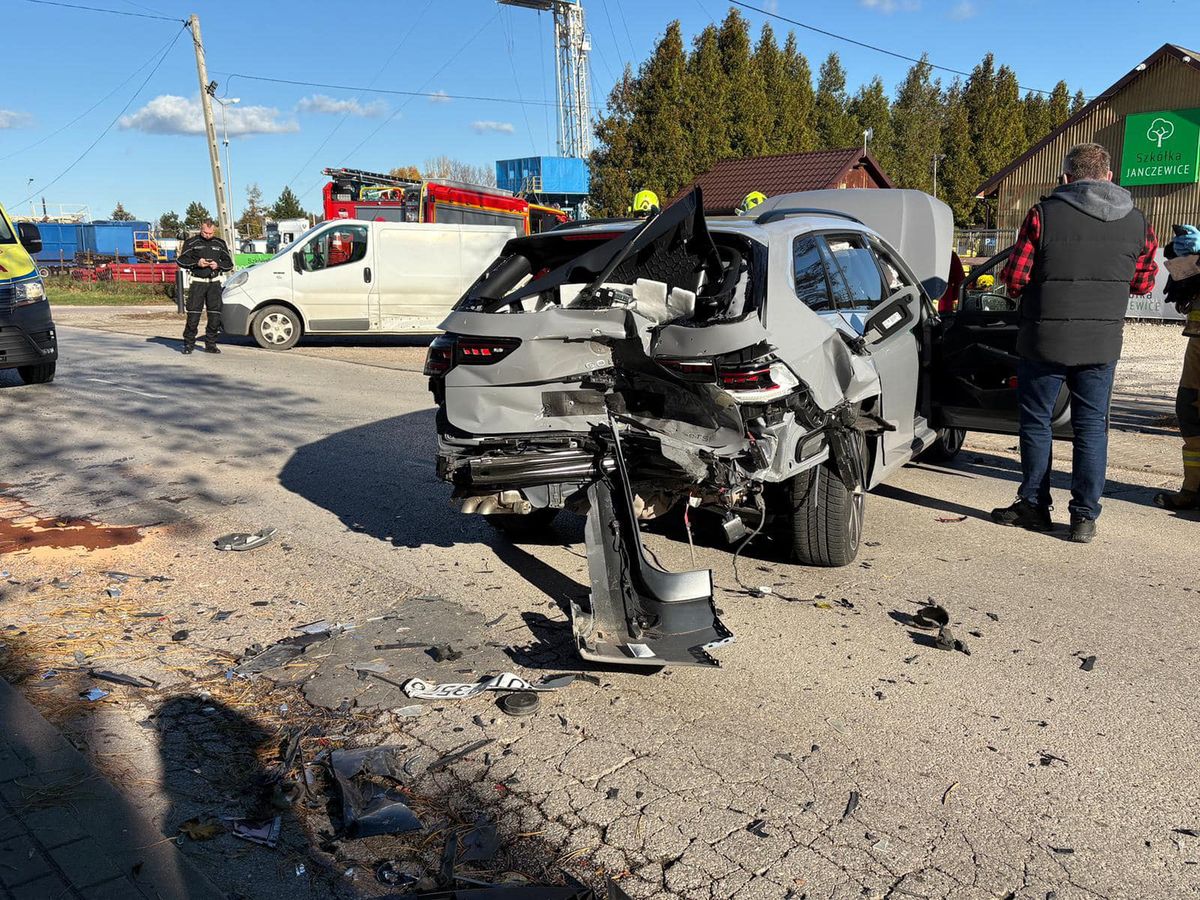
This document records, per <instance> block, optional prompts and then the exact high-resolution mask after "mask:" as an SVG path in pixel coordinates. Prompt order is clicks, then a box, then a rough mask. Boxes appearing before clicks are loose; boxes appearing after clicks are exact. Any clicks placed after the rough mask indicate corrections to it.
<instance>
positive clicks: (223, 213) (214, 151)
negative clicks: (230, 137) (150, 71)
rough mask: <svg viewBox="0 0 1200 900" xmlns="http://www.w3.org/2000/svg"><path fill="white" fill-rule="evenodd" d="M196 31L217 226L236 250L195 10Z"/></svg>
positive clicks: (194, 39) (211, 87) (193, 23)
mask: <svg viewBox="0 0 1200 900" xmlns="http://www.w3.org/2000/svg"><path fill="white" fill-rule="evenodd" d="M188 27H189V28H190V29H191V30H192V44H193V45H194V46H195V48H196V74H197V75H198V76H199V78H200V107H201V109H203V110H204V133H205V136H206V137H207V138H208V161H209V162H210V163H212V176H213V192H214V193H215V194H216V197H217V227H218V229H219V230H220V234H221V237H222V238H224V240H225V243H226V244H227V245H228V246H229V252H230V253H232V252H233V250H234V242H233V219H232V218H230V216H229V203H228V202H227V200H226V199H225V198H226V193H225V179H224V178H223V177H222V175H221V150H220V148H219V146H218V145H217V125H216V123H215V122H214V121H213V108H212V93H211V91H213V90H215V89H216V83H215V82H214V83H212V84H210V83H209V81H208V67H207V66H206V65H205V63H204V41H203V40H201V38H200V17H199V16H197V15H195V14H194V13H193V14H192V15H191V16H189V17H188Z"/></svg>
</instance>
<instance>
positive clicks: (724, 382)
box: [718, 363, 779, 391]
mask: <svg viewBox="0 0 1200 900" xmlns="http://www.w3.org/2000/svg"><path fill="white" fill-rule="evenodd" d="M718 374H719V376H720V379H721V387H723V388H725V390H727V391H769V390H771V389H773V388H777V387H779V385H778V384H776V383H775V379H774V378H772V377H771V366H770V365H769V364H765V363H751V364H749V365H743V366H725V367H722V368H721V370H720V372H719V373H718Z"/></svg>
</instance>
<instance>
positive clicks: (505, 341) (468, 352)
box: [454, 335, 521, 366]
mask: <svg viewBox="0 0 1200 900" xmlns="http://www.w3.org/2000/svg"><path fill="white" fill-rule="evenodd" d="M519 346H521V341H520V339H519V338H481V337H463V336H462V335H459V338H458V346H457V349H456V350H455V353H454V362H455V364H456V365H468V366H490V365H491V364H492V363H498V362H500V360H502V359H504V357H506V356H508V354H510V353H512V352H513V351H514V350H516V349H517V347H519Z"/></svg>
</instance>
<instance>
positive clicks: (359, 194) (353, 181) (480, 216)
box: [324, 169, 567, 234]
mask: <svg viewBox="0 0 1200 900" xmlns="http://www.w3.org/2000/svg"><path fill="white" fill-rule="evenodd" d="M325 174H326V175H328V176H329V178H330V181H329V183H328V184H326V185H325V191H324V194H325V218H326V219H365V220H367V221H375V222H441V223H443V224H452V225H512V226H514V227H515V228H516V230H517V234H535V233H537V232H540V231H547V230H549V229H551V228H553V227H554V226H555V225H558V224H561V223H562V222H565V221H567V214H566V213H565V212H563V211H562V210H561V209H554V208H553V207H550V206H539V205H537V204H534V203H530V202H529V201H527V200H524V199H522V198H521V197H517V196H515V195H513V194H511V193H509V192H508V191H502V190H500V189H499V188H492V187H482V186H480V185H477V184H465V183H463V182H460V181H447V180H444V179H440V178H433V179H428V180H423V181H411V180H408V179H404V178H393V177H392V176H391V175H382V174H380V173H378V172H364V171H362V170H360V169H326V170H325Z"/></svg>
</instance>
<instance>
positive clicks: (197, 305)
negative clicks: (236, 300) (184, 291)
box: [183, 278, 221, 347]
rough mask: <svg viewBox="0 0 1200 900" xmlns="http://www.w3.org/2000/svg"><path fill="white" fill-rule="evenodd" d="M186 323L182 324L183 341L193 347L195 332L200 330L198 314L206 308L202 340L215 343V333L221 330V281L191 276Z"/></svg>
mask: <svg viewBox="0 0 1200 900" xmlns="http://www.w3.org/2000/svg"><path fill="white" fill-rule="evenodd" d="M184 308H185V309H186V310H187V324H186V325H184V326H183V343H184V345H185V346H188V347H193V346H195V344H196V332H197V331H199V330H200V314H201V313H203V312H204V310H205V309H206V308H207V309H208V323H207V324H206V325H205V327H204V342H205V343H206V344H213V343H216V340H217V333H218V332H219V331H220V330H221V282H220V281H219V280H217V279H215V278H214V279H213V280H212V281H205V280H203V279H200V278H193V279H192V283H191V286H190V287H189V288H188V296H187V301H186V302H185V304H184Z"/></svg>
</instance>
